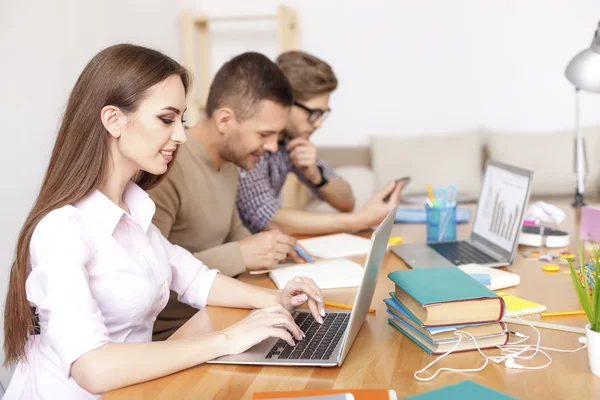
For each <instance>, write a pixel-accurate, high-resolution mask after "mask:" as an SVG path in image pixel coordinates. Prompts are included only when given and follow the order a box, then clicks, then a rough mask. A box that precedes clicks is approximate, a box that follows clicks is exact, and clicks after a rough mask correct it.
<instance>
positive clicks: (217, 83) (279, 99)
mask: <svg viewBox="0 0 600 400" xmlns="http://www.w3.org/2000/svg"><path fill="white" fill-rule="evenodd" d="M262 100H271V101H273V102H275V103H277V104H280V105H282V106H284V107H291V106H292V104H293V103H294V91H293V90H292V86H291V85H290V82H289V81H288V79H287V78H286V77H285V75H284V74H283V72H281V69H279V67H278V66H277V65H276V64H275V63H274V62H273V61H271V60H269V59H268V58H267V57H266V56H264V55H262V54H260V53H255V52H248V53H243V54H240V55H239V56H236V57H233V58H232V59H231V60H229V61H227V62H226V63H225V64H224V65H223V66H222V67H221V68H220V69H219V71H218V72H217V74H216V75H215V78H214V79H213V81H212V84H211V85H210V91H209V93H208V100H207V101H206V115H207V116H208V117H209V118H210V117H212V115H213V113H214V112H215V111H216V110H217V109H219V108H221V107H223V106H226V105H227V106H230V107H232V108H233V111H234V112H235V114H236V118H237V119H238V120H243V119H246V118H249V117H251V116H252V115H254V113H255V112H256V106H257V105H258V103H260V102H261V101H262Z"/></svg>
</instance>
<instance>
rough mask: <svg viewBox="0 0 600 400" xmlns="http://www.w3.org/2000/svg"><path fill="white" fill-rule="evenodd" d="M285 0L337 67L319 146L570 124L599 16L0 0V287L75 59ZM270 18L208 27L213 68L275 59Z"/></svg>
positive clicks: (391, 6)
mask: <svg viewBox="0 0 600 400" xmlns="http://www.w3.org/2000/svg"><path fill="white" fill-rule="evenodd" d="M281 3H285V4H288V5H291V6H292V7H295V8H297V9H298V10H299V12H300V18H301V26H300V27H301V39H302V47H303V48H304V49H305V50H307V51H309V52H311V53H314V54H315V55H317V56H319V57H322V58H324V59H326V60H327V61H328V62H329V63H331V64H332V66H333V67H334V69H335V71H336V73H337V75H338V77H339V79H340V87H339V89H338V91H337V92H336V93H335V96H334V97H333V100H332V108H333V109H334V113H333V114H332V116H331V118H330V120H328V121H327V123H326V124H325V127H324V128H323V129H322V130H321V132H320V133H319V134H318V135H317V136H316V137H315V141H316V142H317V143H318V144H320V145H361V144H366V143H367V142H368V135H369V134H372V133H379V134H394V135H415V134H420V133H426V132H441V133H443V132H450V131H458V130H463V129H469V128H474V127H478V126H487V127H490V128H496V129H511V130H532V131H535V130H546V129H558V128H564V127H571V126H572V125H573V98H572V88H571V86H570V85H569V83H568V82H567V80H566V79H565V78H564V75H563V71H564V67H565V66H566V64H567V62H568V61H569V60H570V58H571V57H572V56H573V55H575V54H576V53H577V52H578V51H579V50H581V49H583V48H584V47H586V46H588V45H589V43H590V42H591V38H592V34H593V32H594V29H595V28H596V24H597V22H598V20H599V19H600V2H598V1H594V0H529V1H520V0H502V1H500V0H498V1H494V2H491V1H480V0H454V1H445V0H436V1H433V0H430V1H423V2H416V1H408V0H402V1H375V0H370V1H368V2H367V1H358V0H352V1H351V0H346V1H341V0H293V1H292V0H290V1H285V2H282V1H276V0H260V1H257V0H253V1H245V0H205V1H194V0H179V1H176V2H168V1H161V0H148V1H143V0H137V1H132V0H104V1H76V0H54V1H37V2H35V4H34V2H33V1H26V0H23V1H4V0H2V1H0V76H1V77H2V80H1V83H0V121H2V129H1V132H2V133H1V137H2V143H3V148H4V150H3V152H2V153H3V154H2V157H0V167H1V171H2V173H3V184H2V185H1V186H0V187H1V189H0V190H1V196H0V213H1V219H0V220H1V222H2V223H1V225H0V265H1V268H0V298H2V300H3V299H4V297H5V292H6V287H7V276H8V270H9V268H10V262H11V260H12V257H13V249H14V244H15V239H16V235H17V233H18V230H19V229H20V227H21V224H22V223H23V220H24V218H25V216H26V214H27V212H28V211H29V208H30V207H31V204H32V202H33V200H34V197H35V195H36V193H37V191H38V188H39V185H40V182H41V179H42V174H43V172H44V170H45V168H46V165H47V160H48V156H49V153H50V150H51V147H52V144H53V141H54V137H55V135H56V130H57V126H58V123H59V118H60V115H61V111H62V109H63V107H64V104H65V101H66V99H67V96H68V93H69V90H70V88H71V87H72V85H73V83H74V82H75V80H76V78H77V76H78V74H79V72H80V71H81V69H82V68H83V66H84V65H85V63H86V62H87V61H88V60H89V59H90V58H91V57H92V56H93V55H94V54H95V53H96V52H97V51H99V50H100V49H102V48H103V47H106V46H108V45H110V44H113V43H117V42H126V41H130V42H135V43H138V44H144V45H149V46H152V47H155V48H158V49H159V50H163V51H165V52H166V53H168V54H170V55H171V56H173V57H175V58H177V59H178V58H179V55H180V42H179V27H178V21H177V15H178V12H179V10H180V9H182V8H184V7H186V6H192V7H195V9H197V10H198V11H203V12H207V13H209V14H211V15H232V14H243V13H257V14H262V13H274V12H275V10H276V7H277V5H278V4H281ZM275 31H276V27H275V24H274V23H258V24H257V23H250V24H246V25H243V24H242V25H240V24H236V26H231V25H222V26H220V27H218V26H217V27H215V29H214V30H213V35H212V36H213V47H212V64H213V72H215V71H216V70H217V68H218V66H219V65H220V64H221V63H222V62H224V61H225V60H226V59H228V58H230V57H231V56H233V55H235V54H236V53H239V52H242V51H246V50H258V51H262V52H264V53H265V54H267V55H269V56H270V57H272V58H274V57H275V56H276V41H275V37H274V35H273V32H275ZM582 103H583V108H584V110H583V111H584V113H583V121H584V123H585V124H592V123H599V122H600V96H591V95H588V96H584V97H583V99H582ZM1 318H2V317H1V316H0V319H1ZM0 328H1V326H0ZM0 334H1V332H0ZM0 379H2V381H3V383H5V384H6V382H7V374H6V373H4V375H2V374H0Z"/></svg>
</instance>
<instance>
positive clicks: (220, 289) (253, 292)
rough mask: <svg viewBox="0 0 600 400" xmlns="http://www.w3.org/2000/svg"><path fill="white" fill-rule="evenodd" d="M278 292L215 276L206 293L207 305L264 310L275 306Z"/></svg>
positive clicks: (222, 276)
mask: <svg viewBox="0 0 600 400" xmlns="http://www.w3.org/2000/svg"><path fill="white" fill-rule="evenodd" d="M279 293H280V291H279V290H275V289H267V288H263V287H260V286H255V285H250V284H248V283H244V282H241V281H238V280H237V279H234V278H230V277H228V276H224V275H217V276H216V277H215V280H214V281H213V284H212V286H211V287H210V292H208V305H209V306H219V307H234V308H265V307H268V306H272V305H273V304H277V303H278V301H277V298H278V296H279Z"/></svg>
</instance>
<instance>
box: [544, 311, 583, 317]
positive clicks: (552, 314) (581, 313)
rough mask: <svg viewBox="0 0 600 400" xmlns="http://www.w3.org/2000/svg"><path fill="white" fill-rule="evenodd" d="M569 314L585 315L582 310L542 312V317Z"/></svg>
mask: <svg viewBox="0 0 600 400" xmlns="http://www.w3.org/2000/svg"><path fill="white" fill-rule="evenodd" d="M569 315H585V311H583V310H573V311H554V312H543V313H542V317H566V316H569Z"/></svg>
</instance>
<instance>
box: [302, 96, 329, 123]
mask: <svg viewBox="0 0 600 400" xmlns="http://www.w3.org/2000/svg"><path fill="white" fill-rule="evenodd" d="M294 105H295V106H298V107H300V108H301V109H303V110H306V111H308V122H310V123H311V124H314V123H315V122H317V121H318V120H319V119H320V120H321V122H323V121H325V120H326V119H327V117H328V116H329V114H330V113H331V108H328V109H327V110H321V109H320V108H308V107H306V106H305V105H303V104H300V103H298V102H297V101H295V102H294Z"/></svg>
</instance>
